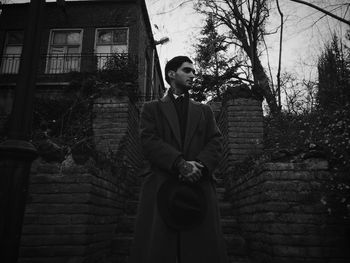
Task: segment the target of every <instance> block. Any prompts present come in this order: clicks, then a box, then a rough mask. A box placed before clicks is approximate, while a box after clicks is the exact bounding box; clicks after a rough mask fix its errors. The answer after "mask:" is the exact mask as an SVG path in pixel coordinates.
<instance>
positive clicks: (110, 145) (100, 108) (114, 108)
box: [92, 97, 144, 170]
mask: <svg viewBox="0 0 350 263" xmlns="http://www.w3.org/2000/svg"><path fill="white" fill-rule="evenodd" d="M93 113H94V119H93V122H92V126H93V134H94V141H95V145H96V149H97V150H98V151H100V152H103V153H105V154H106V155H107V156H111V157H112V158H116V160H117V163H116V165H117V166H118V167H122V166H127V167H128V168H130V169H134V170H137V168H139V167H140V166H141V165H142V162H143V159H144V157H143V154H142V150H141V145H140V141H139V136H138V130H139V108H138V106H137V105H135V104H134V103H133V102H130V100H129V99H128V98H126V97H125V98H113V97H109V98H98V99H96V100H95V102H94V105H93Z"/></svg>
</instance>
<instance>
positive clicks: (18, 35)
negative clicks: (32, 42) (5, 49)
mask: <svg viewBox="0 0 350 263" xmlns="http://www.w3.org/2000/svg"><path fill="white" fill-rule="evenodd" d="M23 39H24V32H23V31H12V32H7V44H10V45H22V44H23Z"/></svg>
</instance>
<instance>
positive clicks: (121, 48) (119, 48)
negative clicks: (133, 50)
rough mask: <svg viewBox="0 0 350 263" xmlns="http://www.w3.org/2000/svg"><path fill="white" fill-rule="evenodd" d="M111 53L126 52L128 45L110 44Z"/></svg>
mask: <svg viewBox="0 0 350 263" xmlns="http://www.w3.org/2000/svg"><path fill="white" fill-rule="evenodd" d="M112 53H128V47H127V46H126V45H115V46H112Z"/></svg>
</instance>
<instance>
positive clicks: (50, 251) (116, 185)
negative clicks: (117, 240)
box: [19, 98, 143, 263]
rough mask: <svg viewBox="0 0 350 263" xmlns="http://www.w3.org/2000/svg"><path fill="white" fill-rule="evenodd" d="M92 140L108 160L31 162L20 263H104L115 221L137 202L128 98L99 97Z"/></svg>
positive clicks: (136, 150) (133, 121)
mask: <svg viewBox="0 0 350 263" xmlns="http://www.w3.org/2000/svg"><path fill="white" fill-rule="evenodd" d="M94 113H95V118H94V120H93V130H94V136H95V137H94V139H95V143H96V146H97V149H98V150H99V151H102V152H104V153H106V154H109V157H111V159H110V160H112V162H104V163H103V164H102V163H96V162H95V161H94V160H92V159H90V160H89V161H87V162H86V163H85V164H84V165H77V164H75V163H74V160H73V158H72V156H68V157H67V158H66V160H65V161H63V162H62V163H47V162H44V161H41V159H39V160H37V161H35V162H34V164H33V166H32V172H31V176H30V184H29V196H28V199H27V206H26V212H25V217H24V225H23V236H22V240H21V249H20V255H21V256H20V260H19V262H60V263H64V262H108V260H109V258H110V255H111V254H112V252H113V251H112V250H111V249H112V240H113V237H114V234H115V230H116V229H117V228H118V225H119V222H118V218H120V216H121V215H124V214H125V213H126V210H127V205H126V204H127V201H128V200H130V199H134V198H135V196H134V195H135V192H134V190H133V189H134V188H135V186H137V185H138V184H139V183H140V182H139V180H140V179H139V178H138V177H137V176H136V171H137V169H138V167H139V166H140V165H141V163H142V160H143V155H142V153H141V149H140V143H139V141H138V118H139V113H138V108H137V107H136V106H135V105H134V104H133V103H131V102H130V101H129V100H127V99H115V98H109V99H97V100H96V103H95V105H94Z"/></svg>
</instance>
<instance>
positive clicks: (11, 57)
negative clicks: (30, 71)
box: [0, 31, 24, 74]
mask: <svg viewBox="0 0 350 263" xmlns="http://www.w3.org/2000/svg"><path fill="white" fill-rule="evenodd" d="M23 39H24V32H23V31H9V32H7V34H6V42H5V48H4V51H3V57H2V60H1V69H0V72H1V73H3V74H17V73H18V70H19V64H20V62H21V55H22V48H23V41H24V40H23Z"/></svg>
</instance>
